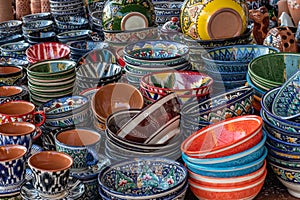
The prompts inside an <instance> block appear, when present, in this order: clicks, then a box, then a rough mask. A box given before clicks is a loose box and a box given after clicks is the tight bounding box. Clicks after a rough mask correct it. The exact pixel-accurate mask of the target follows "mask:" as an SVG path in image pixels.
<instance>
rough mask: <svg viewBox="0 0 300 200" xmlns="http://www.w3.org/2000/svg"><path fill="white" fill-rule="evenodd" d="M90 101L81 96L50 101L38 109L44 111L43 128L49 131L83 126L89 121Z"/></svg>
mask: <svg viewBox="0 0 300 200" xmlns="http://www.w3.org/2000/svg"><path fill="white" fill-rule="evenodd" d="M89 108H90V101H89V99H88V98H87V97H85V96H81V95H73V96H66V97H61V98H55V99H52V100H50V101H48V102H46V103H44V104H42V105H41V106H40V107H39V108H38V109H39V110H42V111H44V113H45V116H46V121H45V124H44V126H45V127H47V128H50V129H55V128H58V127H69V126H74V125H76V126H85V125H87V124H88V121H89V119H90V112H89Z"/></svg>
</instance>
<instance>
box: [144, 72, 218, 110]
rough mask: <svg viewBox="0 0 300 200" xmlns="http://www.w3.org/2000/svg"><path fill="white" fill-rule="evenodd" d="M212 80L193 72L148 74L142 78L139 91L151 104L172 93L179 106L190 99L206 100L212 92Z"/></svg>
mask: <svg viewBox="0 0 300 200" xmlns="http://www.w3.org/2000/svg"><path fill="white" fill-rule="evenodd" d="M212 85H213V79H212V78H211V77H209V76H208V75H206V74H202V73H200V72H195V71H165V72H155V73H150V74H147V75H145V76H143V77H142V79H141V81H140V90H141V92H142V94H143V96H144V98H145V99H146V101H147V102H149V103H153V102H155V101H156V100H158V99H160V98H161V97H163V96H165V95H167V94H169V93H170V92H174V93H176V94H177V96H178V99H179V101H180V104H181V105H183V104H184V103H185V102H186V101H187V100H189V99H190V98H193V97H196V98H197V99H203V98H207V97H208V96H209V95H210V94H211V92H212Z"/></svg>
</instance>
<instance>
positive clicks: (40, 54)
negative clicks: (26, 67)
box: [26, 42, 70, 63]
mask: <svg viewBox="0 0 300 200" xmlns="http://www.w3.org/2000/svg"><path fill="white" fill-rule="evenodd" d="M69 54H70V48H69V47H68V46H67V45H64V44H61V43H58V42H43V43H39V44H35V45H32V46H31V47H29V48H28V49H27V50H26V56H27V60H28V61H29V62H30V63H35V62H38V61H43V60H51V59H69Z"/></svg>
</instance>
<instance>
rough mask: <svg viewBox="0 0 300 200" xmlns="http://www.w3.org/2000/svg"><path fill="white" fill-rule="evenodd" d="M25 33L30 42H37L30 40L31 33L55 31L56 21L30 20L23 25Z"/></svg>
mask: <svg viewBox="0 0 300 200" xmlns="http://www.w3.org/2000/svg"><path fill="white" fill-rule="evenodd" d="M22 30H23V35H24V37H25V39H26V40H28V42H31V43H32V44H35V43H36V42H35V41H31V40H30V38H29V37H30V36H29V35H30V34H34V33H35V34H38V33H41V32H53V31H54V22H53V21H52V20H36V21H29V22H26V23H24V24H23V26H22Z"/></svg>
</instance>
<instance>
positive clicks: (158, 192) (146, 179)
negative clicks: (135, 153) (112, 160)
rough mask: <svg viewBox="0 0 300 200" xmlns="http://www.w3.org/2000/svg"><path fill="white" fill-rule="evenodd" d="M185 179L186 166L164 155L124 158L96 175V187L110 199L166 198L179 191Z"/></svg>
mask: <svg viewBox="0 0 300 200" xmlns="http://www.w3.org/2000/svg"><path fill="white" fill-rule="evenodd" d="M108 177H115V178H108ZM125 180H126V181H125ZM186 180H187V171H186V168H185V167H184V166H183V165H182V164H180V163H178V162H175V161H172V160H169V159H165V158H135V159H131V160H124V161H122V162H119V163H116V164H113V165H111V166H109V167H106V168H105V169H103V170H102V171H101V172H100V174H99V176H98V181H99V186H100V187H101V188H102V190H103V192H104V193H105V194H106V195H107V196H108V197H110V198H111V199H132V198H134V199H139V200H142V199H154V198H155V199H165V198H168V197H169V196H172V195H174V194H176V192H177V191H178V190H181V188H182V187H183V186H184V185H185V183H186ZM120 181H121V182H122V184H118V183H120Z"/></svg>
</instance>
